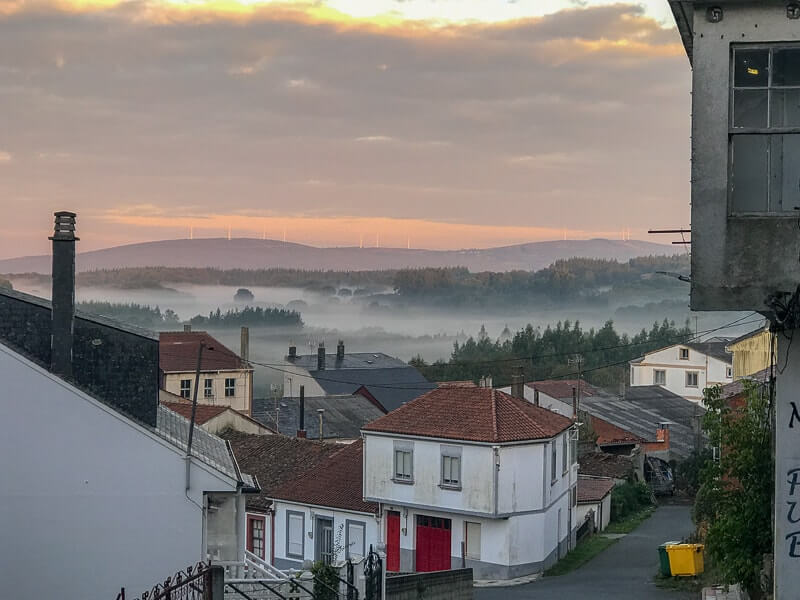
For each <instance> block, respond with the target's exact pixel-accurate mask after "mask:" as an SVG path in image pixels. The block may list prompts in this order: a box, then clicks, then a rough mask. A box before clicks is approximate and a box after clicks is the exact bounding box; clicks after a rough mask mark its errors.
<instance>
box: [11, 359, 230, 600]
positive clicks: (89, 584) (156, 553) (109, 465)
mask: <svg viewBox="0 0 800 600" xmlns="http://www.w3.org/2000/svg"><path fill="white" fill-rule="evenodd" d="M0 379H1V380H2V381H3V382H4V384H3V397H2V400H3V409H4V410H3V420H2V432H1V433H0V456H2V457H3V459H2V460H0V477H1V478H2V481H3V485H2V486H0V507H2V509H0V532H2V537H3V539H4V540H6V541H8V540H13V543H5V544H3V545H2V548H0V578H2V580H3V581H4V582H5V583H4V586H5V590H4V595H5V596H7V597H9V598H20V599H21V598H46V597H48V596H51V595H52V594H53V590H58V594H59V595H61V596H63V597H64V598H84V599H86V600H108V598H115V597H116V595H117V593H118V592H119V590H120V588H121V587H123V586H124V587H125V588H126V590H127V591H128V594H129V595H130V597H134V596H135V595H136V596H138V595H139V594H140V593H141V592H143V591H145V590H149V589H150V588H151V587H152V585H153V584H155V583H157V582H160V581H163V580H164V578H165V577H167V576H169V575H171V574H173V573H174V572H176V571H177V570H178V569H182V568H185V567H187V566H188V565H191V564H193V563H195V562H197V561H198V560H201V559H203V558H204V553H205V551H204V539H203V537H204V536H203V531H204V519H205V516H204V512H205V511H204V509H203V504H204V492H207V491H216V492H220V493H228V494H232V493H234V491H235V489H236V482H235V481H233V480H232V479H229V478H227V477H225V476H224V475H222V474H220V473H218V472H216V471H213V470H212V469H210V468H208V467H206V466H205V465H203V464H201V463H199V462H193V463H192V467H191V470H192V475H191V476H192V486H191V489H190V490H189V492H188V497H187V494H186V493H185V462H184V458H183V453H182V452H181V451H179V450H178V449H177V448H176V447H174V446H172V445H171V444H169V443H167V442H166V441H164V440H162V439H161V438H159V437H157V436H156V435H155V434H154V433H152V432H151V431H149V430H148V429H147V428H145V427H143V426H141V425H137V424H136V423H135V422H133V421H131V420H130V419H127V418H125V417H123V416H122V415H121V414H120V413H119V412H117V411H116V410H114V409H113V408H111V407H109V406H107V405H105V404H103V403H101V402H98V401H97V400H95V399H93V398H91V397H90V396H88V395H86V394H85V393H83V392H81V391H79V390H77V389H76V388H74V387H72V386H70V385H68V384H66V383H65V382H64V381H62V380H61V379H59V378H57V377H55V376H53V375H51V374H50V373H48V372H47V371H45V370H44V369H42V368H40V367H38V366H36V365H35V364H34V363H33V362H31V361H29V360H27V359H25V358H23V357H22V356H20V355H19V354H16V353H14V352H12V351H11V350H9V349H8V348H6V347H5V346H3V345H0ZM240 500H241V499H240ZM239 504H240V505H241V504H243V503H241V502H240V503H239ZM240 514H241V515H242V519H241V530H242V531H243V527H244V524H243V516H244V514H243V512H242V513H240ZM234 547H236V546H234ZM32 565H40V566H41V568H34V567H32Z"/></svg>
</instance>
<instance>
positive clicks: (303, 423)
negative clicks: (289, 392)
mask: <svg viewBox="0 0 800 600" xmlns="http://www.w3.org/2000/svg"><path fill="white" fill-rule="evenodd" d="M298 425H299V427H298V428H297V437H299V438H304V437H306V386H304V385H301V386H300V423H299V424H298Z"/></svg>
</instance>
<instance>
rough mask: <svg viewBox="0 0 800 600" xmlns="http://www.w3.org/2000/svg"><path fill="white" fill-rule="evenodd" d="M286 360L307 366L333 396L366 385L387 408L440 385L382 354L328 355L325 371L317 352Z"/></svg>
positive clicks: (318, 381)
mask: <svg viewBox="0 0 800 600" xmlns="http://www.w3.org/2000/svg"><path fill="white" fill-rule="evenodd" d="M286 360H287V362H289V363H290V364H292V365H294V366H298V367H302V368H304V369H306V370H307V371H308V372H309V374H310V375H311V377H313V378H314V380H315V381H316V382H317V383H318V384H319V385H320V386H321V387H322V389H323V390H325V392H326V393H327V394H329V395H337V396H343V395H352V394H353V393H354V392H355V391H356V390H357V389H358V388H360V387H361V386H364V387H366V388H367V389H368V390H369V392H370V393H371V394H372V395H373V396H374V397H375V398H376V399H377V400H378V402H380V403H381V405H382V406H383V407H384V408H385V409H386V410H387V411H392V410H395V409H396V408H400V407H401V406H402V405H403V404H405V403H407V402H410V401H411V400H414V399H415V398H417V397H419V396H421V395H422V394H424V393H425V392H429V391H430V390H432V389H434V388H436V384H435V383H431V382H430V381H428V380H427V379H425V378H424V377H423V376H422V373H420V372H419V371H417V369H415V368H414V367H412V366H411V365H409V364H407V363H405V362H403V361H402V360H400V359H397V358H393V357H391V356H387V355H386V354H382V353H377V354H371V353H367V352H359V353H352V354H345V356H344V359H343V360H341V361H337V360H336V355H335V354H328V355H326V358H325V369H324V370H322V371H318V370H317V356H316V355H304V356H298V357H296V358H294V359H289V358H287V359H286Z"/></svg>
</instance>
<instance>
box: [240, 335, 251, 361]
mask: <svg viewBox="0 0 800 600" xmlns="http://www.w3.org/2000/svg"><path fill="white" fill-rule="evenodd" d="M240 348H241V349H240V351H239V356H240V357H241V358H242V360H243V361H245V362H247V361H248V360H250V328H249V327H242V333H241V339H240Z"/></svg>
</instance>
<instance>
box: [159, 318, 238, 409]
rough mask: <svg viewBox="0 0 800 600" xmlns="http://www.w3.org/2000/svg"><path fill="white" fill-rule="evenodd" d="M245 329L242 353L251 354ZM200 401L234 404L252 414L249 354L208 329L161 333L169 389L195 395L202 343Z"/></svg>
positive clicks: (161, 361)
mask: <svg viewBox="0 0 800 600" xmlns="http://www.w3.org/2000/svg"><path fill="white" fill-rule="evenodd" d="M243 330H244V331H242V340H243V343H242V353H243V354H244V355H245V356H246V355H247V352H248V350H247V343H246V340H247V332H246V328H243ZM201 344H202V345H203V354H202V362H201V364H200V379H199V386H200V389H198V390H197V402H198V404H213V405H220V406H230V407H231V408H233V409H235V410H238V411H239V412H242V413H244V414H246V415H250V412H251V407H252V403H253V367H252V366H250V363H248V362H247V360H246V359H245V358H242V357H240V356H239V355H237V354H235V353H234V352H233V351H231V350H229V349H228V348H226V347H225V346H224V345H223V344H222V343H221V342H220V341H219V340H217V339H215V338H214V337H212V336H211V335H210V334H208V333H206V332H205V331H191V330H189V328H188V326H187V331H168V332H162V333H161V334H160V336H159V366H160V368H161V373H162V379H161V387H162V388H164V389H165V390H166V391H168V392H170V393H172V394H176V395H178V396H181V397H182V398H187V399H192V398H193V397H194V389H193V387H194V382H195V377H196V371H197V359H198V355H199V353H200V346H201Z"/></svg>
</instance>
